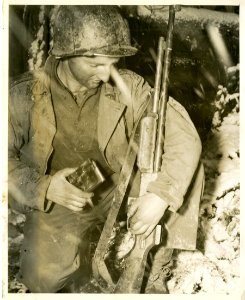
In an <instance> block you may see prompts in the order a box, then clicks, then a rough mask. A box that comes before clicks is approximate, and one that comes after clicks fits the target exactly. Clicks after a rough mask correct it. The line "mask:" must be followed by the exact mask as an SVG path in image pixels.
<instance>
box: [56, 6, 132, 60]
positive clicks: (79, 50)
mask: <svg viewBox="0 0 245 300" xmlns="http://www.w3.org/2000/svg"><path fill="white" fill-rule="evenodd" d="M136 52H137V49H136V48H134V47H132V46H131V43H130V32H129V26H128V24H127V21H126V20H125V19H124V18H123V17H122V15H121V14H120V12H119V9H118V8H117V7H116V6H112V5H110V6H105V5H103V6H100V5H79V6H78V5H69V6H68V5H66V6H65V5H64V6H60V8H59V9H58V12H57V15H56V18H55V21H54V27H53V48H52V49H51V50H50V54H51V55H54V56H56V57H57V58H61V57H69V56H80V55H86V56H94V55H96V56H110V57H122V56H131V55H134V54H135V53H136Z"/></svg>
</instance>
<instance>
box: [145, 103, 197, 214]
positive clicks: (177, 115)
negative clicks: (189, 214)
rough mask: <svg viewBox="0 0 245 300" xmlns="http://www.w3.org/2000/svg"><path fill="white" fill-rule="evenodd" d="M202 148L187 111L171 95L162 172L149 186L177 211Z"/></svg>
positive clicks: (150, 189) (170, 208) (171, 208)
mask: <svg viewBox="0 0 245 300" xmlns="http://www.w3.org/2000/svg"><path fill="white" fill-rule="evenodd" d="M201 151H202V147H201V142H200V138H199V136H198V133H197V131H196V129H195V127H194V125H193V123H192V121H191V120H190V118H189V116H188V114H187V112H186V110H185V109H184V108H183V107H182V106H181V105H180V104H179V103H178V102H176V101H175V100H173V99H172V98H170V100H169V102H168V106H167V113H166V125H165V141H164V153H163V155H162V166H161V172H159V173H158V176H157V179H156V181H154V182H151V183H150V184H149V185H148V191H149V192H152V193H154V194H156V195H158V196H159V197H160V198H162V199H163V200H164V201H166V202H167V203H168V204H169V210H171V211H173V212H176V211H177V210H178V209H179V208H180V207H181V205H182V203H183V201H184V196H185V194H186V192H187V190H188V187H189V186H190V184H191V181H192V179H193V176H194V174H195V171H196V169H197V167H198V164H199V161H200V155H201Z"/></svg>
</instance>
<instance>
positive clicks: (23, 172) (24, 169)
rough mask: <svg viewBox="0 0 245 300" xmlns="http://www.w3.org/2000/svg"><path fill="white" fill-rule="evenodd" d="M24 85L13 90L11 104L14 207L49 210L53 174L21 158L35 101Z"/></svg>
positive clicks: (10, 184)
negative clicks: (41, 171) (40, 169)
mask: <svg viewBox="0 0 245 300" xmlns="http://www.w3.org/2000/svg"><path fill="white" fill-rule="evenodd" d="M28 97H30V95H29V96H28V87H27V86H25V85H24V84H20V85H19V86H15V87H13V88H11V89H10V95H9V105H8V108H9V110H8V117H9V120H8V190H9V203H10V206H12V207H13V208H16V209H19V210H24V211H26V210H28V207H29V208H34V209H38V210H42V211H47V210H48V209H49V208H50V205H51V202H50V201H47V200H46V199H45V196H46V191H47V189H48V186H49V183H50V180H51V177H50V176H48V175H41V174H40V173H39V172H38V168H35V167H33V166H31V165H30V166H29V165H28V163H26V162H23V161H22V159H21V149H22V148H23V147H25V145H27V144H28V142H29V131H30V110H31V100H29V99H28Z"/></svg>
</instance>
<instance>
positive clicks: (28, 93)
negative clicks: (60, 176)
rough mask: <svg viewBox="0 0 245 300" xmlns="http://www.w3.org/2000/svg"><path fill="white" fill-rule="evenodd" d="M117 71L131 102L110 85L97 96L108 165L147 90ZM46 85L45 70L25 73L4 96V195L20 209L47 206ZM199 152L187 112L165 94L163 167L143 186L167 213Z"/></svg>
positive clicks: (177, 202)
mask: <svg viewBox="0 0 245 300" xmlns="http://www.w3.org/2000/svg"><path fill="white" fill-rule="evenodd" d="M120 73H121V76H122V77H123V79H124V81H125V83H126V84H127V86H128V87H129V90H130V91H131V97H132V99H133V101H129V99H128V97H125V96H124V94H123V93H121V92H120V91H119V90H118V88H116V87H115V86H112V85H111V84H109V83H105V84H103V86H102V88H101V96H100V100H99V101H100V102H99V114H98V142H99V148H100V151H101V153H102V154H103V156H104V158H105V159H106V161H107V162H108V165H109V166H110V167H111V169H114V160H115V159H117V157H118V159H120V157H121V153H120V145H122V144H123V142H124V141H125V139H128V137H129V136H130V133H131V131H132V129H133V127H134V124H135V121H136V120H137V118H138V114H139V111H140V108H141V107H142V105H143V103H144V102H145V101H146V99H147V98H148V97H149V93H150V92H151V87H150V86H149V85H148V84H147V83H145V81H144V79H143V78H142V77H140V76H138V75H137V74H135V73H133V72H131V71H129V70H121V71H120ZM49 87H50V78H49V76H48V75H47V74H46V73H45V72H44V71H39V72H37V73H36V74H30V73H27V74H24V75H23V76H22V77H21V78H19V79H18V80H17V81H15V82H13V83H12V86H11V88H10V97H9V167H8V169H9V195H10V198H11V199H12V198H14V202H16V201H17V203H19V205H20V204H21V205H20V206H19V207H21V206H22V205H23V207H25V206H27V207H31V208H34V209H38V210H41V211H44V212H46V211H48V210H49V208H50V205H51V202H50V201H48V200H47V199H46V198H45V196H46V191H47V189H48V186H49V183H50V180H51V176H50V175H48V174H46V169H47V163H48V160H49V158H50V156H51V154H52V151H53V147H52V141H53V138H54V136H55V133H56V125H55V115H54V111H53V106H52V95H51V94H50V88H49ZM200 155H201V142H200V139H199V136H198V134H197V131H196V129H195V127H194V125H193V123H192V121H191V120H190V118H189V116H188V114H187V112H186V110H185V109H184V108H183V107H182V106H181V105H180V104H179V103H178V102H176V101H175V100H174V99H172V98H170V99H169V101H168V106H167V114H166V132H165V144H164V154H163V158H162V170H161V172H159V174H158V177H157V179H156V181H155V182H152V183H151V184H150V185H149V186H148V191H150V192H153V193H155V194H157V195H158V196H160V197H161V198H162V199H164V200H165V201H167V202H168V204H169V210H170V211H172V212H177V211H178V210H179V208H180V207H181V206H182V204H183V201H184V198H185V195H186V193H187V191H188V188H189V186H190V184H191V182H192V181H193V177H194V175H195V174H196V171H197V169H198V166H199V162H200ZM120 163H122V162H120ZM198 201H199V200H198Z"/></svg>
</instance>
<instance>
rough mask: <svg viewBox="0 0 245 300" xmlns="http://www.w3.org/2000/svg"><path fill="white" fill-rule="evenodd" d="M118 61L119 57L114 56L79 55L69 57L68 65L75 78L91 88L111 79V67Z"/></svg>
mask: <svg viewBox="0 0 245 300" xmlns="http://www.w3.org/2000/svg"><path fill="white" fill-rule="evenodd" d="M118 61H119V58H114V57H103V56H95V57H88V56H77V57H71V58H69V59H68V65H69V68H70V71H71V74H72V76H73V77H74V79H76V81H78V82H79V83H80V84H81V85H82V86H85V87H86V88H88V89H91V88H96V87H98V86H99V85H100V84H101V82H107V81H108V80H109V78H110V74H111V67H112V65H113V64H115V63H117V62H118Z"/></svg>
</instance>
